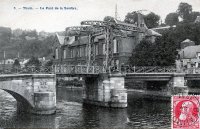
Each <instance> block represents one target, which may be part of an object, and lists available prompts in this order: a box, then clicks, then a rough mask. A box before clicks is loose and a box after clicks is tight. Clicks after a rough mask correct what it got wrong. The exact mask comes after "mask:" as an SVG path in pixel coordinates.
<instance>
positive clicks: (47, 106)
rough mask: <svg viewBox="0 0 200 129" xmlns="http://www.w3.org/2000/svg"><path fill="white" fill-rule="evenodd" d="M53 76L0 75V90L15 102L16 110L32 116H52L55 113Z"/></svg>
mask: <svg viewBox="0 0 200 129" xmlns="http://www.w3.org/2000/svg"><path fill="white" fill-rule="evenodd" d="M55 82H56V81H55V75H54V74H10V75H0V89H1V90H4V91H6V92H8V93H9V94H11V95H12V96H13V97H14V98H15V99H16V101H17V110H18V111H20V112H31V113H34V114H53V113H55V111H56V87H55V86H56V84H55Z"/></svg>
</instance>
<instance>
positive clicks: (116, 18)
mask: <svg viewBox="0 0 200 129" xmlns="http://www.w3.org/2000/svg"><path fill="white" fill-rule="evenodd" d="M117 15H118V14H117V4H116V5H115V19H117Z"/></svg>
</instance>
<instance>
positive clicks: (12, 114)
mask: <svg viewBox="0 0 200 129" xmlns="http://www.w3.org/2000/svg"><path fill="white" fill-rule="evenodd" d="M0 115H1V118H0V127H7V128H9V127H10V128H83V127H85V128H93V127H95V128H96V127H97V128H108V127H110V128H129V127H130V128H138V127H139V128H170V102H169V101H158V100H146V99H143V97H142V95H141V94H138V93H129V94H128V108H125V109H110V108H99V107H96V106H88V105H82V89H72V90H71V89H67V88H58V89H57V113H56V114H55V115H49V116H37V115H32V114H18V113H16V101H15V99H14V98H12V97H10V95H8V94H6V93H5V92H3V93H0Z"/></svg>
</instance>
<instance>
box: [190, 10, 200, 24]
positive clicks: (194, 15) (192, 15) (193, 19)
mask: <svg viewBox="0 0 200 129" xmlns="http://www.w3.org/2000/svg"><path fill="white" fill-rule="evenodd" d="M197 16H200V12H192V13H191V14H190V21H191V22H194V21H195V20H196V18H197Z"/></svg>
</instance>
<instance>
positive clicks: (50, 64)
mask: <svg viewBox="0 0 200 129" xmlns="http://www.w3.org/2000/svg"><path fill="white" fill-rule="evenodd" d="M52 65H53V60H49V61H47V62H46V63H45V67H50V66H52Z"/></svg>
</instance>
